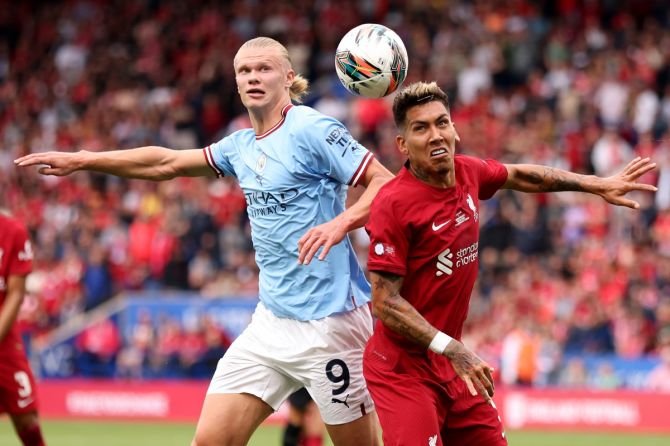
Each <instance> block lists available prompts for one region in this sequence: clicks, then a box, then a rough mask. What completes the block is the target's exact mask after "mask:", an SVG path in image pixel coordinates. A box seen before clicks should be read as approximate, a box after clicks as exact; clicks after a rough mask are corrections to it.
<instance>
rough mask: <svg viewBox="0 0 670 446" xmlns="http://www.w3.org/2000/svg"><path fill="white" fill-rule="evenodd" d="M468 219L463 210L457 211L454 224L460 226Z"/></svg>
mask: <svg viewBox="0 0 670 446" xmlns="http://www.w3.org/2000/svg"><path fill="white" fill-rule="evenodd" d="M468 220H470V217H468V216H467V215H465V212H463V211H458V213H457V214H456V226H460V225H462V224H463V223H465V222H466V221H468Z"/></svg>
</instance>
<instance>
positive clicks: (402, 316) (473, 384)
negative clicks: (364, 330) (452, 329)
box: [370, 271, 494, 400]
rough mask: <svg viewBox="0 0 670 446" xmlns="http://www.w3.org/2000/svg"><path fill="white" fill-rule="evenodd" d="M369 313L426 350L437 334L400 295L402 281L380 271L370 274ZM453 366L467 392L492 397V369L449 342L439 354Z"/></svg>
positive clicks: (475, 356)
mask: <svg viewBox="0 0 670 446" xmlns="http://www.w3.org/2000/svg"><path fill="white" fill-rule="evenodd" d="M370 280H371V282H372V311H373V313H374V315H375V316H377V317H378V318H379V319H380V320H381V321H382V323H383V324H384V325H385V326H387V327H388V328H390V329H391V330H393V331H395V332H396V333H399V334H401V335H403V336H405V337H406V338H407V339H410V340H412V341H414V342H416V343H417V344H419V345H422V346H423V347H425V348H428V347H429V346H430V344H431V342H432V340H433V338H435V335H437V334H438V329H437V328H435V327H433V326H432V325H431V324H430V323H429V322H428V321H427V320H426V319H425V318H424V317H423V316H422V315H421V313H419V312H418V311H416V308H414V307H413V306H412V304H410V303H409V302H407V300H405V299H404V298H403V297H402V296H401V295H400V289H401V288H402V283H403V278H402V277H401V276H398V275H395V274H390V273H386V272H381V271H371V272H370ZM442 355H444V356H446V357H447V358H448V359H449V360H450V361H451V364H452V365H453V367H454V370H455V371H456V373H457V374H458V376H460V377H461V379H463V381H465V383H466V384H467V386H468V389H469V390H470V393H471V394H472V395H473V396H475V395H477V393H479V394H480V395H482V396H483V397H484V398H485V399H486V400H490V399H491V397H492V396H493V392H494V388H493V377H492V376H491V372H492V371H493V368H492V367H491V366H489V365H488V364H487V363H486V362H484V361H482V360H481V359H480V358H479V357H478V356H477V355H476V354H474V353H473V352H471V351H470V350H468V349H467V348H466V347H465V345H463V344H462V343H461V342H459V341H457V340H456V339H452V340H451V341H449V344H447V347H446V348H445V349H444V351H443V352H442Z"/></svg>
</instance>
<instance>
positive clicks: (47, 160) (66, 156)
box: [14, 152, 79, 177]
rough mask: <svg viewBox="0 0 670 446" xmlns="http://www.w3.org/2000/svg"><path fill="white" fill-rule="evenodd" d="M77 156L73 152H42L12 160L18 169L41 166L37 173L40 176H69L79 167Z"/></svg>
mask: <svg viewBox="0 0 670 446" xmlns="http://www.w3.org/2000/svg"><path fill="white" fill-rule="evenodd" d="M78 156H79V154H78V153H73V152H42V153H31V154H30V155H26V156H22V157H21V158H17V159H15V160H14V164H15V165H16V166H18V167H28V166H38V165H42V167H40V168H39V169H38V170H37V171H38V172H39V173H41V174H42V175H56V176H59V177H62V176H65V175H69V174H71V173H72V172H74V171H75V170H77V168H78V167H79V163H78V161H77V159H78Z"/></svg>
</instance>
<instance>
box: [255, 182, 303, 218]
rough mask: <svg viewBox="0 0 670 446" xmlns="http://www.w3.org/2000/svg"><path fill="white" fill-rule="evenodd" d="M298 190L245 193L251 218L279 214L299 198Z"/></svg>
mask: <svg viewBox="0 0 670 446" xmlns="http://www.w3.org/2000/svg"><path fill="white" fill-rule="evenodd" d="M298 193H299V192H298V189H295V188H293V189H286V190H281V191H274V192H266V191H253V192H245V194H244V200H245V201H246V203H247V213H248V214H249V217H261V216H266V215H272V214H278V213H279V212H283V211H285V210H286V208H287V207H288V202H289V201H290V200H292V199H293V198H295V197H297V196H298Z"/></svg>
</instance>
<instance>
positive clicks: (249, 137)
mask: <svg viewBox="0 0 670 446" xmlns="http://www.w3.org/2000/svg"><path fill="white" fill-rule="evenodd" d="M255 138H256V135H255V133H254V130H253V129H241V130H237V131H235V132H233V133H231V134H230V135H228V136H225V137H224V138H222V139H220V140H219V141H217V142H215V143H212V144H211V145H210V147H211V148H212V149H213V150H214V151H222V152H227V151H229V150H231V149H233V148H234V147H236V146H245V145H248V144H250V143H251V142H253V141H254V139H255Z"/></svg>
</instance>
